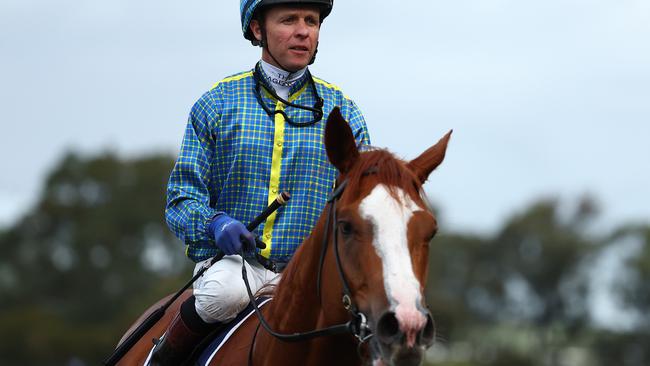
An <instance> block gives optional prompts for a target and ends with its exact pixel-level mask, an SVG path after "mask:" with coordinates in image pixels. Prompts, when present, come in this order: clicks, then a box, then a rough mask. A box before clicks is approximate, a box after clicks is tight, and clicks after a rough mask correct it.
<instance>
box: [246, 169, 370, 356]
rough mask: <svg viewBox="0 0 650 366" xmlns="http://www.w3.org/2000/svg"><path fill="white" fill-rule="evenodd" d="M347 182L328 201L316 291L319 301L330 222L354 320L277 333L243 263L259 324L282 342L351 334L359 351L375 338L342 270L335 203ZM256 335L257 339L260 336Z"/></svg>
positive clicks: (345, 299)
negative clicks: (261, 304)
mask: <svg viewBox="0 0 650 366" xmlns="http://www.w3.org/2000/svg"><path fill="white" fill-rule="evenodd" d="M375 172H376V169H370V170H369V171H367V172H365V173H364V175H367V174H372V173H375ZM347 182H348V181H347V180H344V181H343V182H342V183H341V184H339V185H338V187H336V188H335V189H334V190H333V191H332V193H330V195H329V197H328V198H327V205H328V214H327V221H326V224H325V236H324V237H323V247H322V251H321V256H320V260H319V268H318V284H317V288H318V297H319V298H320V280H321V272H322V269H323V262H324V259H325V253H326V251H327V244H328V242H329V240H328V239H329V232H330V222H331V223H332V225H331V229H332V235H333V238H334V253H335V258H336V267H337V270H338V273H339V277H340V279H341V283H342V285H343V299H342V301H343V307H344V308H345V309H346V310H347V311H348V312H349V313H350V315H351V316H352V319H351V320H350V321H348V322H346V323H343V324H337V325H332V326H329V327H326V328H321V329H316V330H311V331H307V332H299V333H292V334H283V333H278V332H276V331H274V330H273V329H271V326H270V325H269V324H268V322H267V321H266V319H265V318H264V316H263V315H262V312H261V311H260V309H259V307H258V306H257V304H256V303H255V299H254V296H253V293H252V291H251V289H250V285H249V283H248V276H247V274H246V266H245V263H242V278H243V280H244V283H245V284H246V291H247V292H248V297H249V298H250V301H251V304H252V305H253V309H255V313H256V315H257V317H258V319H259V321H260V324H261V325H262V326H263V327H264V329H265V330H266V331H267V332H268V333H269V334H271V335H272V336H273V337H275V338H277V339H279V340H281V341H285V342H302V341H307V340H311V339H314V338H318V337H324V336H330V335H337V334H344V333H351V334H352V335H353V336H354V337H355V338H356V339H357V340H358V342H359V348H360V347H361V346H362V345H363V344H364V343H365V342H366V341H368V340H369V339H370V338H371V337H372V336H373V334H372V332H371V330H370V326H369V325H368V319H367V317H366V315H365V314H363V313H362V312H360V311H359V310H358V308H357V307H356V306H355V305H354V303H353V302H352V293H351V291H350V286H349V285H348V281H347V280H346V277H345V273H344V272H343V267H342V265H341V258H340V255H339V246H338V236H337V235H336V201H337V200H338V199H339V198H340V197H341V195H342V194H343V191H344V190H345V187H346V186H347ZM255 334H256V335H257V332H256V333H255ZM254 342H255V339H253V343H254ZM251 349H252V347H251Z"/></svg>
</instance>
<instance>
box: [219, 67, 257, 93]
mask: <svg viewBox="0 0 650 366" xmlns="http://www.w3.org/2000/svg"><path fill="white" fill-rule="evenodd" d="M251 75H253V72H252V71H247V72H245V73H243V74H239V75H234V76H230V77H227V78H225V79H223V80H221V81H217V82H216V83H214V85H212V88H210V90H212V89H214V88H216V87H217V86H219V84H221V83H227V82H229V81H236V80H241V79H243V78H245V77H249V76H251Z"/></svg>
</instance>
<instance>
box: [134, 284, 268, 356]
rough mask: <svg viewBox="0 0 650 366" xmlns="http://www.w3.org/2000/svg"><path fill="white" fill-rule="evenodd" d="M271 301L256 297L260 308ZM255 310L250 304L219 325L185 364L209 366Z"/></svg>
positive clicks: (266, 298)
mask: <svg viewBox="0 0 650 366" xmlns="http://www.w3.org/2000/svg"><path fill="white" fill-rule="evenodd" d="M269 301H271V298H270V297H260V298H257V299H255V302H256V303H257V306H258V307H259V308H261V307H263V306H264V305H265V304H266V303H268V302H269ZM254 314H255V310H254V309H253V305H252V304H250V303H249V304H248V306H246V308H245V309H244V310H242V311H241V312H240V313H239V314H237V316H236V317H235V319H233V320H232V321H230V322H229V323H226V324H223V325H222V326H218V327H216V328H215V330H214V331H213V332H212V333H210V334H209V335H208V336H207V337H205V339H204V340H203V341H202V342H201V343H200V344H199V345H198V346H197V347H196V348H195V349H194V352H192V355H191V356H190V357H189V359H188V360H187V361H186V362H185V365H199V366H207V365H209V364H210V361H212V358H214V356H215V355H216V354H217V352H219V350H220V349H221V347H223V345H224V344H226V342H227V341H228V339H230V337H231V336H232V335H233V334H234V333H235V332H236V331H237V329H238V328H239V327H240V326H241V325H242V324H243V323H244V321H246V319H248V318H249V317H251V316H254ZM152 351H153V347H152V349H151V351H149V356H148V357H147V360H146V361H145V363H144V364H145V365H147V364H148V363H149V359H150V358H151V352H152Z"/></svg>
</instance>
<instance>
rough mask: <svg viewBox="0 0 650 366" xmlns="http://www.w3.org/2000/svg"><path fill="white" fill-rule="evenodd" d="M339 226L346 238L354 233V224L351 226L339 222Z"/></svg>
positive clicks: (341, 221) (344, 222) (347, 223)
mask: <svg viewBox="0 0 650 366" xmlns="http://www.w3.org/2000/svg"><path fill="white" fill-rule="evenodd" d="M337 226H338V228H339V230H340V231H341V234H343V235H345V236H348V235H351V234H352V231H353V229H352V224H350V223H349V222H348V221H343V220H339V222H338V223H337Z"/></svg>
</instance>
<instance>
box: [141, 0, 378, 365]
mask: <svg viewBox="0 0 650 366" xmlns="http://www.w3.org/2000/svg"><path fill="white" fill-rule="evenodd" d="M332 5H333V0H241V6H240V11H241V23H242V31H243V33H244V37H245V38H246V39H247V40H249V41H251V43H252V44H253V45H258V46H260V47H261V48H262V57H261V60H260V61H259V62H258V63H257V64H256V65H255V66H254V68H253V69H252V70H249V71H245V72H242V73H239V74H235V75H233V76H230V77H227V78H225V79H223V80H221V81H219V82H218V83H216V84H215V85H214V86H213V87H212V88H211V89H210V90H209V91H208V92H206V93H205V94H203V96H202V97H201V98H199V100H198V101H197V102H196V103H195V104H194V106H193V108H192V110H191V113H190V116H189V121H188V123H187V128H186V130H185V135H184V137H183V142H182V144H181V149H180V154H179V156H178V159H177V161H176V165H175V166H174V169H173V170H172V172H171V176H170V178H169V183H168V187H167V208H166V211H165V216H166V220H167V223H168V225H169V227H170V228H171V230H172V231H173V232H174V233H175V234H176V235H177V236H178V237H179V238H180V239H181V240H182V241H183V242H184V243H185V245H186V254H187V256H188V257H189V258H190V259H191V260H192V261H194V262H196V267H195V273H196V271H198V270H199V269H201V268H202V267H203V265H204V263H205V262H206V261H209V260H210V258H212V257H213V256H215V255H217V254H218V253H223V254H225V256H224V257H223V258H222V259H221V260H219V261H217V262H216V263H215V264H214V265H212V266H211V267H210V268H209V269H208V270H207V271H206V272H205V273H204V275H203V276H202V277H201V278H199V279H198V280H197V281H196V282H195V283H194V293H193V295H192V296H191V297H190V298H189V299H188V300H187V301H185V302H184V303H183V304H182V305H181V307H180V311H179V314H177V315H176V316H175V318H174V320H172V322H171V323H170V325H169V328H168V329H167V332H166V333H165V335H164V337H163V338H162V340H161V341H160V342H159V343H158V344H157V346H156V347H155V349H154V352H153V356H152V361H151V364H152V365H178V364H180V363H182V362H183V361H184V360H185V359H186V358H187V357H188V355H189V354H190V352H191V351H192V350H193V348H194V346H196V345H197V344H198V343H199V342H200V341H201V340H202V339H203V338H204V337H205V336H206V335H207V334H208V333H209V332H211V331H214V330H215V329H216V328H217V327H219V326H220V325H221V324H224V323H227V322H229V321H231V320H232V319H234V317H235V316H236V315H237V313H238V312H240V311H241V310H243V309H244V308H245V307H246V305H247V304H248V302H249V299H248V295H247V292H246V288H245V285H244V282H243V280H242V278H241V266H242V257H243V258H244V261H245V265H246V269H247V272H248V279H249V283H250V285H251V290H252V291H253V292H256V291H257V290H258V289H260V288H261V287H262V286H263V285H265V284H268V283H276V282H277V281H278V280H279V273H280V271H281V270H282V268H284V266H285V264H286V263H287V262H288V261H289V259H290V258H291V256H292V255H293V253H294V252H295V251H296V249H297V248H298V246H299V245H300V243H301V242H302V241H303V240H304V239H305V238H306V237H307V236H308V235H309V234H310V233H311V230H312V228H313V226H314V225H315V224H316V220H317V218H318V217H319V214H320V212H321V211H322V209H323V207H324V206H325V202H326V199H327V195H328V193H329V191H330V190H331V188H332V186H333V183H334V180H335V178H336V170H335V169H334V167H333V166H331V165H330V163H329V162H328V160H327V154H326V152H325V147H324V144H323V131H324V126H325V122H326V120H327V117H328V114H329V112H330V111H331V110H332V108H334V107H335V106H339V107H340V108H341V112H342V114H343V116H344V117H345V119H346V120H347V121H349V124H350V127H351V128H352V131H353V133H354V136H355V138H356V140H357V143H358V144H360V145H361V144H364V145H365V144H369V142H370V141H369V137H368V132H367V128H366V124H365V121H364V119H363V116H362V114H361V112H360V110H359V109H358V108H357V106H356V104H355V103H354V102H353V101H352V100H351V99H349V98H348V97H346V96H345V95H344V94H343V93H342V92H341V90H340V89H339V88H337V87H336V86H334V85H332V84H330V83H327V82H325V81H323V80H321V79H319V78H316V77H314V76H312V74H311V72H310V71H309V69H308V67H307V66H308V65H310V64H311V63H313V62H314V59H315V56H316V50H317V47H318V37H319V32H320V26H321V24H322V22H323V20H324V19H325V17H327V16H328V15H329V14H330V11H331V10H332ZM281 191H288V192H290V193H291V195H292V199H291V202H290V203H289V204H288V205H287V206H286V207H284V208H282V209H280V210H279V211H278V212H277V213H274V214H272V215H271V216H269V217H268V219H266V221H265V222H264V223H262V225H261V226H260V229H259V230H260V231H259V232H258V234H261V238H260V239H261V240H262V241H264V242H265V243H266V248H265V249H263V250H261V249H251V248H255V244H254V243H255V236H254V234H253V233H250V232H249V231H248V230H247V229H246V227H245V225H244V224H243V223H247V222H250V221H251V220H252V219H253V218H254V217H255V216H256V215H257V214H259V213H260V212H262V211H263V210H264V208H265V207H266V206H267V205H268V204H269V203H270V202H272V201H273V200H274V199H275V198H276V196H277V195H278V193H279V192H281ZM238 253H241V254H242V256H239V255H236V254H238Z"/></svg>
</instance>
